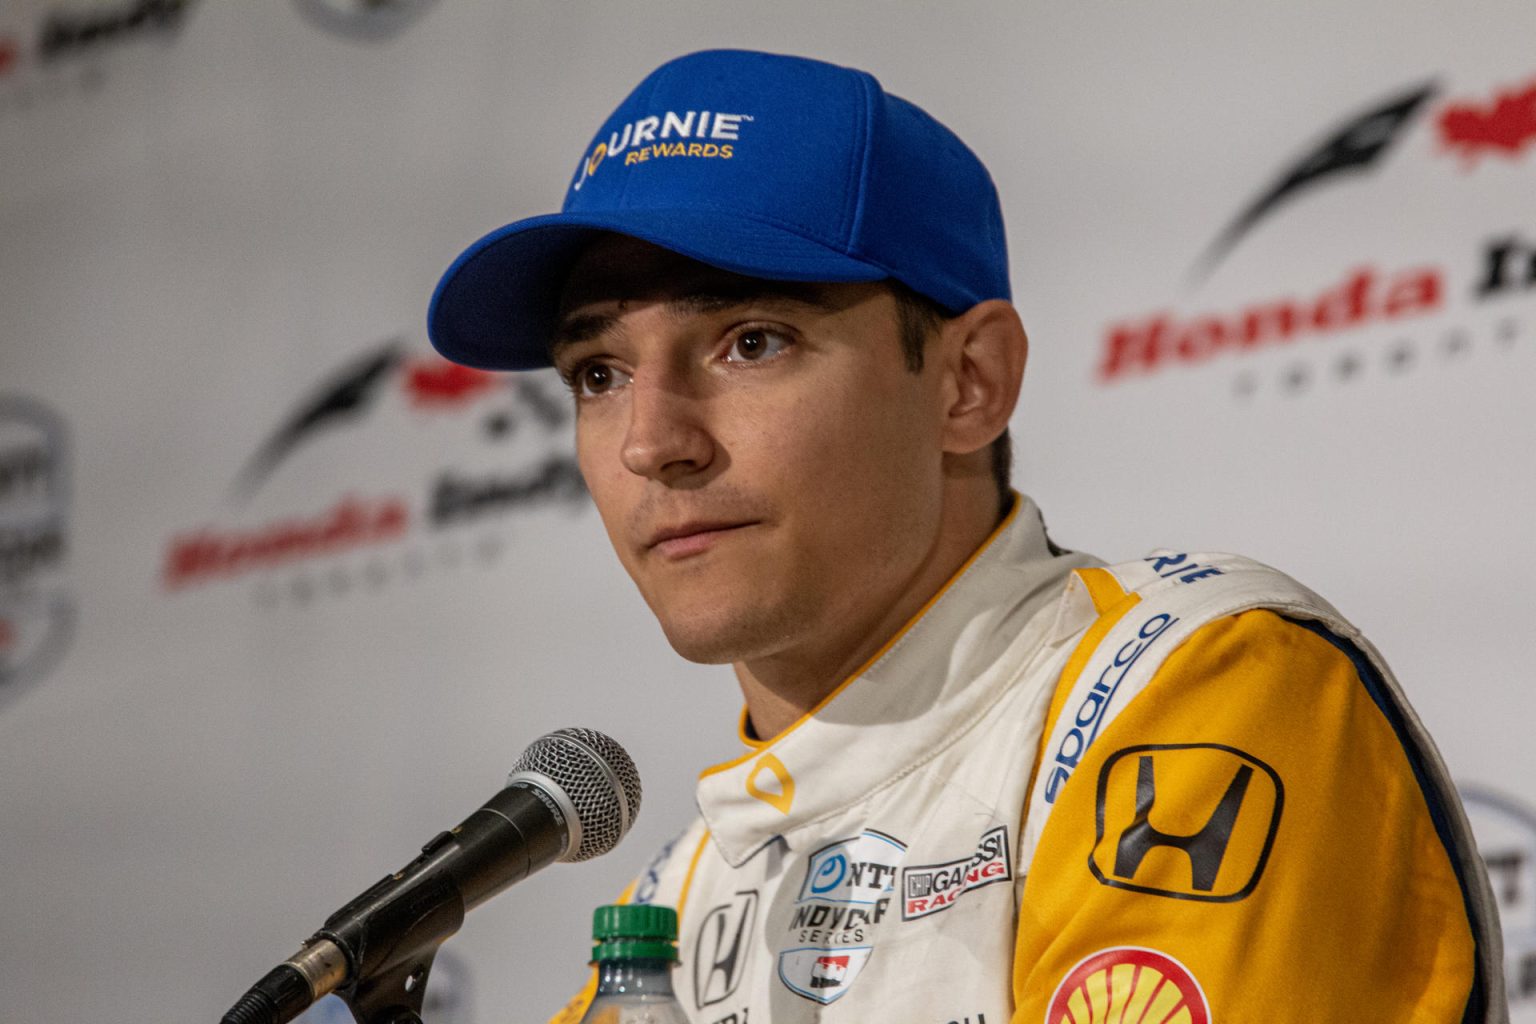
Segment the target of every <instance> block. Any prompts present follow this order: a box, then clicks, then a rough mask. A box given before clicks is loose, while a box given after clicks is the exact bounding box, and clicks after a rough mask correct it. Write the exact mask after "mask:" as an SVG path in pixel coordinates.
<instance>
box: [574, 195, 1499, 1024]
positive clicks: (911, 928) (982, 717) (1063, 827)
mask: <svg viewBox="0 0 1536 1024" xmlns="http://www.w3.org/2000/svg"><path fill="white" fill-rule="evenodd" d="M599 173H602V172H599ZM697 799H698V805H699V811H700V816H699V818H698V819H697V820H696V821H695V822H694V823H693V824H692V825H691V826H690V827H689V828H688V829H687V830H686V831H685V832H684V833H683V835H682V836H681V837H679V838H678V839H677V840H676V841H675V842H673V843H672V844H670V846H669V847H667V848H666V849H665V850H664V851H663V853H662V854H661V855H660V856H658V857H657V858H656V859H655V860H654V861H653V862H652V863H651V864H650V865H649V866H648V867H646V868H645V869H644V871H643V872H642V873H641V875H640V876H639V877H638V878H637V884H636V886H635V887H634V889H633V891H632V892H631V894H630V898H632V899H635V900H639V901H644V902H660V903H666V904H670V905H672V906H675V907H677V908H678V909H679V912H680V924H679V929H680V931H679V942H678V950H679V955H680V956H681V958H682V963H681V964H680V966H679V968H678V970H677V971H676V972H675V983H676V986H677V989H678V993H679V997H680V999H681V1000H682V1002H683V1004H684V1006H685V1007H686V1009H687V1012H688V1014H689V1017H690V1019H691V1020H693V1021H695V1022H697V1024H748V1022H749V1021H757V1022H762V1021H772V1022H774V1024H809V1022H812V1021H825V1022H839V1024H841V1022H846V1024H869V1022H872V1021H900V1022H904V1024H905V1022H916V1024H928V1022H931V1024H946V1022H961V1021H968V1022H969V1024H1007V1022H1010V1021H1012V1022H1021V1024H1041V1022H1045V1024H1108V1022H1120V1021H1133V1020H1134V1021H1137V1022H1139V1024H1212V1022H1235V1021H1269V1020H1301V1019H1306V1020H1320V1021H1321V1020H1327V1021H1393V1022H1397V1021H1408V1020H1412V1021H1415V1022H1424V1024H1427V1022H1442V1021H1443V1022H1445V1024H1466V1022H1479V1024H1490V1022H1497V1021H1504V1020H1507V1017H1506V1015H1505V1011H1504V1005H1505V1003H1504V997H1503V992H1502V988H1501V980H1500V976H1499V972H1498V967H1497V965H1498V963H1499V958H1500V955H1501V954H1500V945H1499V938H1498V934H1497V932H1496V930H1495V929H1494V927H1493V924H1494V921H1495V916H1494V913H1493V905H1492V902H1491V898H1490V893H1489V891H1488V886H1487V879H1486V877H1485V875H1484V874H1483V872H1482V871H1481V869H1480V868H1479V866H1478V860H1477V854H1476V851H1475V848H1474V847H1473V845H1472V841H1471V835H1470V832H1469V831H1468V829H1467V826H1466V819H1465V816H1464V815H1463V813H1462V810H1461V806H1460V804H1459V803H1458V802H1457V801H1456V798H1455V795H1454V793H1453V791H1452V790H1451V788H1450V785H1449V782H1448V780H1447V779H1446V777H1445V773H1444V768H1443V766H1442V765H1441V764H1440V760H1439V758H1438V756H1437V755H1436V753H1435V751H1434V747H1433V745H1432V744H1431V743H1430V742H1429V740H1428V738H1427V737H1426V736H1425V735H1424V734H1423V731H1422V729H1421V728H1420V727H1419V726H1418V723H1417V720H1416V719H1415V718H1414V716H1413V712H1412V710H1411V709H1410V708H1409V707H1408V705H1407V704H1406V702H1405V701H1404V700H1403V698H1402V695H1401V693H1400V691H1399V690H1398V688H1397V685H1396V683H1395V682H1394V681H1393V680H1392V677H1391V676H1390V675H1389V674H1388V673H1387V670H1386V667H1385V665H1384V664H1383V663H1382V661H1381V660H1380V658H1379V657H1378V656H1377V655H1376V653H1375V651H1374V649H1373V648H1372V647H1371V646H1370V644H1369V643H1368V642H1367V641H1366V640H1365V639H1364V638H1363V637H1362V636H1360V634H1359V632H1358V631H1356V630H1355V629H1354V627H1352V626H1351V625H1349V623H1348V622H1346V621H1345V620H1344V619H1343V618H1342V617H1340V616H1339V614H1338V613H1337V612H1336V611H1335V610H1334V609H1333V608H1332V607H1330V606H1329V605H1328V604H1326V603H1325V602H1324V601H1322V599H1320V598H1318V597H1317V596H1316V595H1314V594H1312V593H1311V592H1310V591H1308V590H1306V589H1305V588H1304V587H1302V586H1301V585H1300V584H1298V583H1296V582H1295V581H1293V580H1291V579H1289V578H1288V577H1286V576H1283V575H1281V574H1280V573H1278V572H1275V571H1274V570H1272V569H1269V568H1267V567H1265V566H1262V565H1259V564H1258V563H1255V562H1252V561H1249V560H1247V559H1243V558H1238V557H1236V556H1231V555H1220V554H1203V553H1198V552H1177V551H1162V552H1157V553H1156V554H1154V555H1151V556H1149V557H1148V558H1146V559H1139V560H1136V561H1133V562H1128V563H1123V564H1119V565H1113V566H1105V565H1102V564H1100V563H1098V562H1097V561H1095V560H1094V559H1092V558H1091V557H1088V556H1085V555H1081V554H1072V553H1065V554H1063V553H1060V552H1059V550H1058V549H1053V547H1052V546H1051V545H1050V543H1049V542H1048V541H1047V539H1046V536H1045V532H1044V529H1043V527H1042V526H1041V520H1040V514H1039V512H1038V510H1037V509H1036V508H1035V506H1034V505H1033V504H1032V503H1030V502H1029V501H1028V500H1027V499H1024V498H1018V499H1017V500H1016V503H1015V508H1014V510H1013V512H1012V513H1011V514H1010V515H1009V517H1008V518H1007V519H1006V520H1005V522H1004V523H1003V524H1002V525H1001V526H1000V527H999V528H998V530H997V531H996V533H995V534H994V535H993V536H992V537H991V538H990V539H989V540H988V541H987V543H986V544H985V545H984V546H983V547H982V549H981V550H980V551H979V552H977V554H976V555H975V556H974V557H973V558H972V560H971V561H970V562H969V563H968V564H967V565H966V566H964V567H963V568H962V569H961V571H960V572H959V573H958V574H957V575H956V576H955V578H954V579H952V580H951V581H950V582H949V583H948V584H947V585H946V586H945V587H944V589H943V590H942V591H941V592H940V593H939V594H938V595H937V596H936V598H935V599H934V600H933V601H932V602H931V603H930V604H929V606H928V607H927V608H925V609H924V610H923V612H922V613H921V614H920V615H919V616H918V617H917V618H916V619H914V620H913V621H912V622H910V623H908V624H907V626H906V627H905V628H904V629H903V630H902V631H901V632H900V633H898V635H897V636H895V637H893V638H892V639H891V640H890V642H889V643H888V644H887V645H886V647H885V649H883V650H881V651H880V652H878V653H877V654H876V655H875V657H873V658H872V659H871V660H870V662H869V663H868V664H867V665H865V666H863V667H862V668H861V669H860V670H859V671H857V672H856V673H854V675H853V676H852V677H851V678H850V679H848V680H847V681H845V682H844V683H843V684H842V685H841V686H840V687H839V688H838V689H837V690H836V691H835V692H834V693H833V694H832V696H831V697H830V698H829V699H828V700H827V701H826V702H825V703H824V704H823V705H822V706H821V707H820V708H818V709H817V711H816V713H815V714H814V715H811V716H809V717H807V718H805V719H802V720H801V721H800V722H798V723H796V724H795V725H794V726H792V727H791V728H790V729H788V730H786V731H785V732H784V733H782V734H781V735H779V736H778V737H776V738H775V739H774V740H773V741H771V742H768V743H757V742H748V743H747V746H746V749H745V751H744V752H743V753H742V755H741V756H740V757H738V758H736V759H735V760H733V761H730V762H727V763H725V764H722V765H719V766H717V767H714V768H711V769H709V770H708V771H706V772H704V774H703V775H702V776H701V777H700V779H699V784H698V789H697ZM584 1007H585V1001H584V999H583V998H582V997H578V998H577V999H576V1000H575V1001H573V1003H572V1004H571V1006H570V1007H568V1009H567V1011H566V1012H565V1013H563V1014H561V1015H559V1016H557V1017H556V1018H555V1019H556V1020H557V1021H562V1022H574V1021H578V1020H580V1017H581V1013H582V1012H583V1009H584Z"/></svg>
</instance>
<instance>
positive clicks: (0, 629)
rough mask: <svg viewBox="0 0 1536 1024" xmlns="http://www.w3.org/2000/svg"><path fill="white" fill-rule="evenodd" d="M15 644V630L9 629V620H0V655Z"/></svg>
mask: <svg viewBox="0 0 1536 1024" xmlns="http://www.w3.org/2000/svg"><path fill="white" fill-rule="evenodd" d="M15 644H16V630H14V629H12V628H11V623H10V620H9V619H0V654H4V653H5V652H6V651H8V650H10V649H11V648H12V647H13V646H15Z"/></svg>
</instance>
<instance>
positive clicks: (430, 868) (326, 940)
mask: <svg viewBox="0 0 1536 1024" xmlns="http://www.w3.org/2000/svg"><path fill="white" fill-rule="evenodd" d="M639 810H640V776H639V774H638V773H636V771H635V765H634V762H633V761H631V760H630V758H629V755H628V754H627V753H625V751H624V748H623V747H621V746H619V744H618V743H617V742H615V741H614V740H613V739H611V738H610V737H608V736H605V735H604V734H603V733H600V732H597V731H596V730H593V729H558V730H556V731H555V732H552V733H549V734H548V735H546V736H541V737H539V738H538V739H536V740H534V741H533V742H532V743H531V744H529V745H528V749H527V750H525V751H523V755H522V757H520V758H518V760H517V763H516V764H514V765H513V766H512V773H511V774H510V775H508V776H507V786H506V788H505V789H503V790H502V791H501V792H499V793H497V794H496V795H495V796H493V797H491V798H490V799H489V800H487V801H486V802H485V804H484V805H482V806H481V807H480V808H479V809H478V810H476V811H475V812H474V813H473V814H471V815H470V816H469V817H468V818H465V819H464V820H463V821H462V822H460V823H459V824H458V825H457V826H455V827H454V828H452V829H450V830H449V831H447V832H443V833H440V834H439V835H437V836H436V837H434V838H433V839H432V840H430V841H429V842H428V843H427V844H426V845H425V846H423V847H422V848H421V854H420V856H418V857H417V858H416V859H415V860H413V861H411V862H410V863H409V864H407V865H406V866H405V867H403V868H401V869H400V870H399V871H397V872H395V873H394V874H392V875H388V876H386V877H384V878H382V879H380V880H379V881H378V882H377V883H376V884H375V885H373V886H371V887H370V888H369V889H367V890H366V891H365V892H363V893H362V894H361V895H360V896H358V897H357V898H356V899H354V900H352V901H351V902H350V903H348V904H347V905H346V906H344V907H342V908H341V909H340V910H338V911H336V913H334V914H332V915H331V916H330V917H329V918H327V919H326V921H325V924H324V925H322V926H321V928H320V930H319V931H317V932H315V934H314V935H312V936H310V937H309V938H308V939H307V940H306V941H305V942H304V945H303V947H302V948H300V950H299V951H298V952H297V953H295V954H294V955H293V956H291V957H289V958H288V959H287V960H285V961H283V962H282V963H281V964H278V965H277V966H276V967H274V968H273V969H272V970H271V971H269V972H267V974H266V976H265V977H263V978H262V979H261V980H260V981H258V982H257V983H256V984H255V985H253V986H252V987H251V989H250V990H249V991H248V992H246V994H245V995H244V996H242V997H241V999H240V1001H239V1002H238V1003H236V1004H235V1005H234V1007H232V1008H231V1009H230V1011H229V1012H228V1013H226V1014H225V1015H224V1017H223V1019H222V1024H286V1022H287V1021H291V1020H293V1018H295V1017H297V1016H298V1015H299V1014H300V1013H303V1012H304V1010H305V1009H306V1008H308V1007H309V1006H310V1004H312V1003H314V1002H315V1001H317V1000H319V999H321V998H323V997H324V996H326V995H328V994H329V993H331V992H337V993H338V994H339V995H341V996H342V998H343V999H345V1000H346V1001H347V1003H348V1005H349V1006H350V1007H351V1008H352V1010H353V1014H354V1016H356V1017H357V1018H358V1020H364V1019H365V1013H366V1014H367V1017H366V1019H369V1020H373V1019H380V1020H402V1021H403V1020H411V1019H418V1020H419V1017H416V1016H415V1015H416V1014H419V1013H420V1011H421V998H422V994H423V992H424V990H425V987H426V977H427V972H428V971H429V970H430V969H431V962H432V958H433V957H434V956H435V955H436V953H437V947H438V945H439V944H441V943H442V941H443V940H444V939H446V938H448V936H450V935H452V934H453V933H454V932H456V931H458V929H459V925H460V924H462V923H463V921H464V914H465V912H466V911H469V910H472V909H473V908H475V907H477V906H479V905H480V904H481V903H484V902H485V901H486V900H488V899H490V898H491V897H492V896H494V895H496V894H497V893H499V892H501V891H502V890H503V889H506V888H507V887H508V886H510V885H512V884H513V883H515V882H520V881H522V880H523V879H524V878H526V877H528V876H529V875H531V874H532V873H533V872H535V871H537V870H539V869H540V868H542V867H545V866H546V865H548V864H550V863H552V862H554V861H557V860H558V861H568V862H571V861H581V860H587V859H588V858H591V857H596V856H597V855H598V854H602V853H607V852H608V851H609V850H611V849H613V848H614V847H615V846H617V845H618V842H619V840H620V839H622V838H624V835H625V833H627V832H628V831H629V827H630V826H631V825H632V824H634V821H635V815H636V814H637V813H638V812H639ZM379 1011H383V1012H382V1013H379Z"/></svg>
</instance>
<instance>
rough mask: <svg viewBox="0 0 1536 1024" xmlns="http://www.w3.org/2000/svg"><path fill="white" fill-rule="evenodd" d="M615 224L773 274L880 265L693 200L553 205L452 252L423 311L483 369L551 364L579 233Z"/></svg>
mask: <svg viewBox="0 0 1536 1024" xmlns="http://www.w3.org/2000/svg"><path fill="white" fill-rule="evenodd" d="M602 232H616V233H618V234H623V235H629V236H632V237H634V238H639V239H641V240H643V241H646V242H650V243H652V244H654V245H659V246H661V247H662V248H664V249H670V250H672V251H673V252H677V253H680V254H682V255H684V256H687V257H689V258H690V259H695V260H698V261H699V262H701V263H707V264H709V265H710V266H713V267H719V268H720V269H722V270H728V271H731V272H733V273H737V274H745V275H748V276H751V277H762V278H767V279H769V280H776V281H878V280H881V279H883V278H886V277H889V276H890V274H889V272H888V271H887V270H886V269H885V268H883V267H880V266H877V265H875V264H873V263H871V262H869V261H867V260H863V259H859V258H856V257H853V256H850V255H848V254H847V253H846V252H841V251H839V250H837V249H834V248H831V247H830V246H827V245H825V244H823V243H821V242H818V241H815V240H813V239H810V238H806V237H805V236H804V235H802V234H799V233H797V232H795V231H793V230H790V229H788V228H785V227H782V226H780V225H777V224H769V223H764V222H762V221H758V220H754V219H750V218H745V217H742V216H741V215H740V214H732V213H722V212H714V211H700V210H621V211H610V212H592V213H556V214H550V215H548V216H544V217H533V218H530V219H528V220H523V221H518V222H516V223H514V224H509V225H507V226H506V227H504V228H500V229H499V230H496V231H493V232H491V233H490V234H489V235H486V236H485V237H484V238H482V239H480V240H479V241H478V242H476V243H474V244H473V245H471V246H470V247H469V248H468V249H466V250H464V252H463V253H462V254H461V255H460V256H459V258H458V259H456V260H454V262H453V265H452V266H451V267H449V268H448V271H447V272H446V273H445V274H444V275H443V278H442V280H441V281H439V282H438V285H437V291H436V292H435V293H434V294H433V296H432V304H431V306H430V308H429V309H428V311H427V333H428V334H429V336H430V337H431V339H432V344H433V345H434V346H435V347H436V348H437V350H438V351H439V352H441V353H442V354H443V355H444V356H445V357H447V358H448V359H451V360H453V361H454V362H456V363H462V364H464V365H465V366H474V367H478V368H480V369H484V370H531V369H536V368H538V367H541V366H548V365H550V361H549V348H548V345H549V339H550V336H551V334H552V332H553V330H554V327H555V318H556V314H557V313H558V309H557V306H558V303H559V298H560V289H561V288H562V287H563V286H564V284H565V278H566V275H567V274H568V273H569V271H570V268H571V265H572V264H573V263H574V262H575V260H576V258H577V256H578V255H580V253H581V251H582V249H583V248H584V246H585V245H586V243H587V242H588V241H590V240H591V239H592V238H594V237H595V236H596V235H598V234H599V233H602Z"/></svg>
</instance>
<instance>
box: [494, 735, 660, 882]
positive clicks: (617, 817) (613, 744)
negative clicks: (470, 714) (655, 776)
mask: <svg viewBox="0 0 1536 1024" xmlns="http://www.w3.org/2000/svg"><path fill="white" fill-rule="evenodd" d="M512 771H513V773H516V772H520V771H534V772H540V773H542V774H544V775H546V776H548V777H549V778H550V779H551V780H553V781H554V782H555V784H556V785H558V786H559V787H560V788H561V789H562V790H564V791H565V795H566V796H567V797H569V798H570V801H571V804H572V805H573V806H574V807H575V808H576V817H577V819H578V820H579V821H580V822H581V846H580V847H578V848H577V849H576V850H575V852H573V853H567V854H566V855H565V856H564V857H561V858H560V859H561V860H564V861H578V860H587V859H588V858H591V857H596V856H598V855H599V854H603V853H607V852H608V851H609V850H611V849H613V848H614V847H615V846H617V845H618V844H619V840H620V839H623V838H624V835H625V833H627V832H628V831H629V827H630V826H631V825H633V824H634V823H635V815H636V814H638V813H639V811H640V773H639V772H637V771H635V763H634V762H633V761H631V760H630V759H629V754H628V753H626V752H625V750H624V748H623V747H621V746H619V744H618V742H617V741H615V740H614V739H613V738H611V737H609V736H607V735H605V734H603V733H600V732H598V731H597V730H596V729H557V730H555V731H554V732H552V733H549V734H548V735H546V736H540V737H539V738H538V739H536V740H534V741H533V742H532V743H530V744H529V745H528V749H527V750H525V751H523V756H522V757H520V758H518V759H517V763H516V764H515V765H513V766H512Z"/></svg>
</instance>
